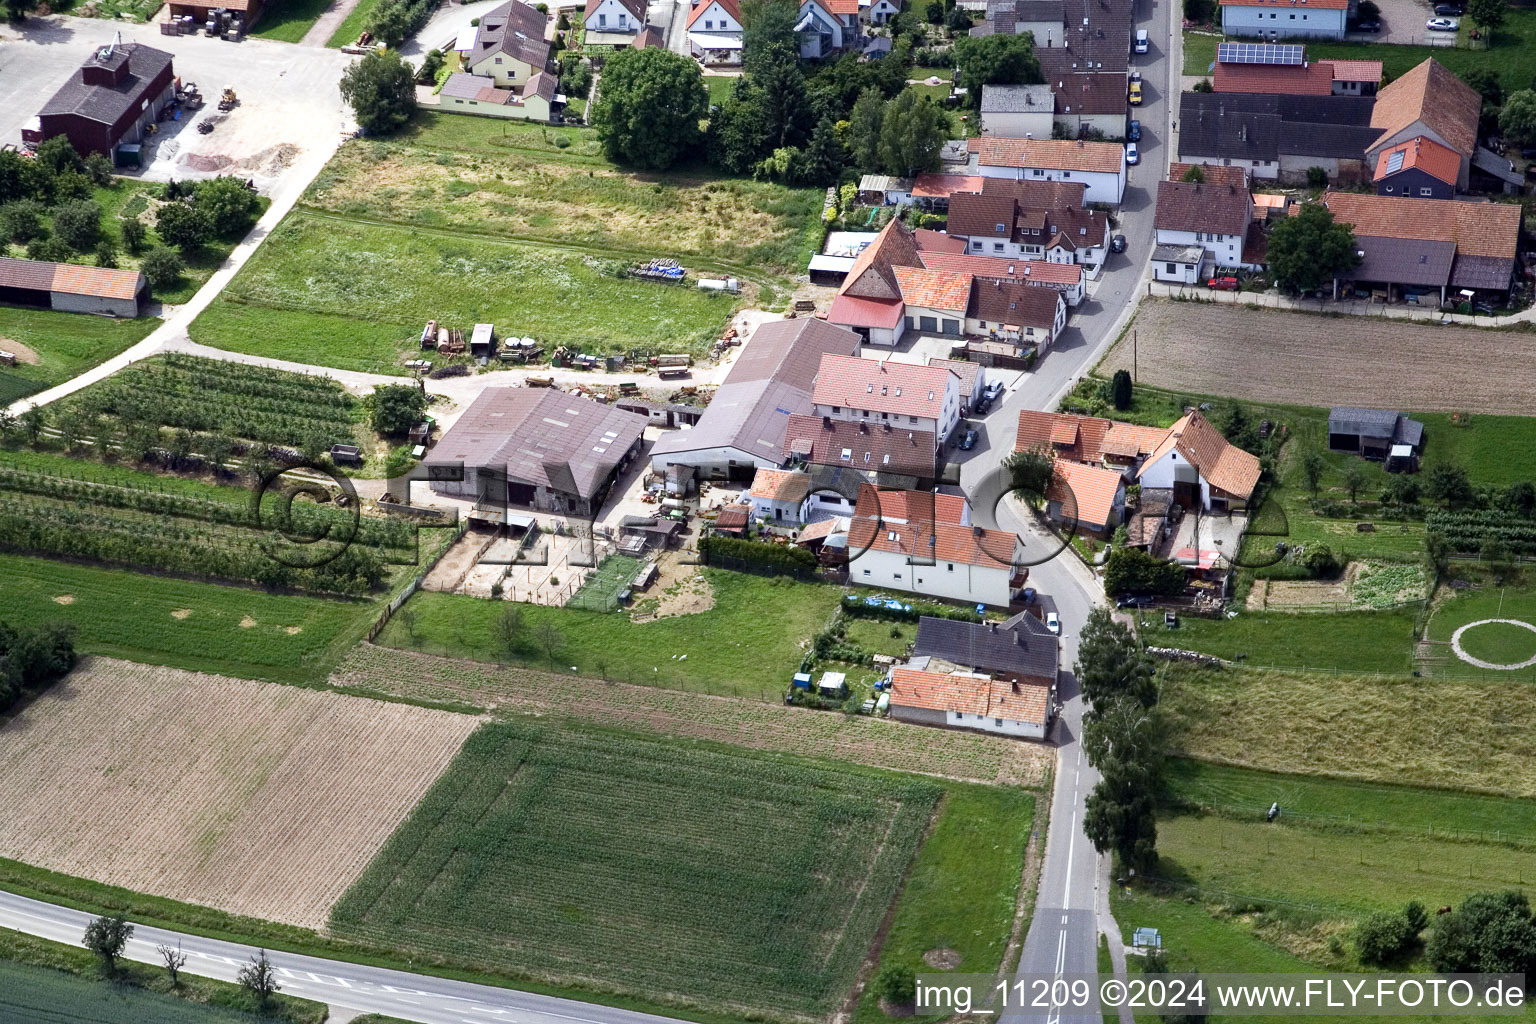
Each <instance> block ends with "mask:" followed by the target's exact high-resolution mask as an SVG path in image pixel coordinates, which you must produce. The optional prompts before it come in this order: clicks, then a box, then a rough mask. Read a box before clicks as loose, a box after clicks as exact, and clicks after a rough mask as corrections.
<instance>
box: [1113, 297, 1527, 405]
mask: <svg viewBox="0 0 1536 1024" xmlns="http://www.w3.org/2000/svg"><path fill="white" fill-rule="evenodd" d="M1132 330H1134V331H1135V332H1136V333H1137V335H1138V336H1139V342H1138V347H1139V350H1140V355H1139V359H1138V365H1139V379H1140V381H1141V383H1143V384H1151V385H1154V386H1156V387H1163V388H1170V389H1173V390H1178V391H1187V392H1190V393H1192V394H1200V395H1224V396H1230V397H1233V398H1245V399H1248V400H1250V401H1263V402H1284V403H1291V404H1296V405H1315V406H1325V407H1326V406H1333V405H1357V406H1367V407H1374V408H1397V409H1412V410H1417V411H1420V412H1457V411H1467V412H1482V413H1506V414H1513V415H1527V414H1528V413H1529V412H1530V409H1531V395H1532V393H1533V392H1536V358H1533V357H1536V336H1533V335H1531V334H1525V333H1518V332H1510V331H1487V330H1474V329H1472V328H1465V327H1426V326H1420V325H1416V324H1409V323H1405V322H1403V321H1400V320H1384V319H1376V318H1368V317H1344V316H1340V317H1323V316H1314V315H1310V314H1305V313H1288V312H1280V311H1274V310H1252V309H1248V308H1246V307H1243V306H1214V305H1207V304H1204V303H1197V302H1171V301H1167V300H1148V301H1144V302H1142V304H1141V310H1140V312H1139V313H1138V314H1137V316H1136V320H1135V323H1134V324H1133V325H1132ZM1119 369H1125V370H1129V369H1131V335H1130V334H1129V333H1127V334H1126V336H1125V338H1123V339H1122V340H1121V341H1120V343H1119V344H1118V345H1116V346H1115V347H1114V349H1113V350H1111V351H1110V353H1109V355H1108V357H1106V359H1105V361H1104V363H1103V365H1102V366H1101V367H1100V372H1102V373H1104V374H1106V375H1107V374H1111V373H1113V372H1114V371H1115V370H1119Z"/></svg>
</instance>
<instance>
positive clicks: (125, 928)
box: [85, 915, 133, 974]
mask: <svg viewBox="0 0 1536 1024" xmlns="http://www.w3.org/2000/svg"><path fill="white" fill-rule="evenodd" d="M132 937H133V925H131V924H129V923H128V922H127V921H126V920H124V919H123V918H122V917H121V916H117V915H113V916H108V917H96V918H92V919H91V923H90V924H88V925H87V926H86V928H85V948H86V949H88V950H90V951H91V952H92V953H95V954H96V956H97V958H98V959H100V960H101V967H102V970H104V971H106V972H107V973H108V974H113V973H115V972H116V971H117V961H118V958H119V957H121V956H122V955H123V947H124V946H126V945H128V940H129V939H131V938H132Z"/></svg>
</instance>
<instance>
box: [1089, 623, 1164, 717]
mask: <svg viewBox="0 0 1536 1024" xmlns="http://www.w3.org/2000/svg"><path fill="white" fill-rule="evenodd" d="M1072 671H1073V672H1074V673H1075V674H1076V676H1077V682H1078V685H1079V686H1080V687H1081V688H1082V692H1083V700H1085V701H1086V702H1087V703H1088V706H1089V710H1090V712H1092V713H1093V714H1094V715H1097V714H1099V712H1101V711H1102V710H1104V709H1106V708H1108V707H1109V705H1110V704H1111V703H1112V702H1114V701H1116V700H1119V699H1121V698H1122V697H1124V698H1130V699H1132V700H1135V701H1136V702H1137V703H1139V704H1142V705H1146V706H1150V705H1152V704H1155V703H1157V689H1156V687H1155V686H1154V685H1153V682H1152V663H1151V662H1150V661H1149V660H1148V659H1147V655H1146V651H1145V650H1143V648H1142V646H1141V642H1140V641H1139V640H1138V639H1137V638H1136V634H1135V633H1133V632H1131V630H1130V629H1129V628H1128V627H1127V626H1126V625H1125V624H1124V623H1121V622H1116V621H1115V619H1114V616H1112V615H1111V614H1110V611H1109V609H1108V608H1105V607H1103V606H1096V607H1095V608H1094V609H1093V610H1092V611H1090V612H1089V613H1088V620H1087V621H1086V622H1085V623H1084V624H1083V630H1082V633H1081V634H1080V635H1079V637H1078V643H1077V664H1076V665H1074V666H1073V669H1072Z"/></svg>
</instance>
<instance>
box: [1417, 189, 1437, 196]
mask: <svg viewBox="0 0 1536 1024" xmlns="http://www.w3.org/2000/svg"><path fill="white" fill-rule="evenodd" d="M1434 194H1435V190H1434V189H1432V188H1421V189H1419V195H1421V196H1432V195H1434Z"/></svg>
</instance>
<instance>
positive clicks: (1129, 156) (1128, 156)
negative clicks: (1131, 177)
mask: <svg viewBox="0 0 1536 1024" xmlns="http://www.w3.org/2000/svg"><path fill="white" fill-rule="evenodd" d="M1125 162H1126V163H1128V164H1130V165H1132V166H1133V167H1134V166H1135V165H1136V164H1139V163H1141V150H1139V149H1137V148H1136V143H1134V142H1127V143H1126V144H1125Z"/></svg>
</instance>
